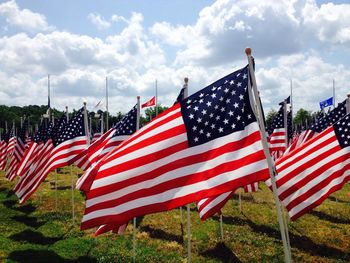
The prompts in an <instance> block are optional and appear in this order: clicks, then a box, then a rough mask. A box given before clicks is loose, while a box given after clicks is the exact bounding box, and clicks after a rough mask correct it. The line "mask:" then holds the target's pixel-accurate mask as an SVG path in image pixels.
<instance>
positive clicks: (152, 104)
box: [141, 96, 156, 109]
mask: <svg viewBox="0 0 350 263" xmlns="http://www.w3.org/2000/svg"><path fill="white" fill-rule="evenodd" d="M155 105H156V97H155V96H153V98H152V99H150V100H149V101H147V102H145V103H144V104H142V105H141V108H142V109H143V108H147V107H151V106H155Z"/></svg>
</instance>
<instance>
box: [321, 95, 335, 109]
mask: <svg viewBox="0 0 350 263" xmlns="http://www.w3.org/2000/svg"><path fill="white" fill-rule="evenodd" d="M331 105H333V97H330V98H329V99H326V100H324V101H320V108H321V110H323V109H324V108H326V107H329V106H331Z"/></svg>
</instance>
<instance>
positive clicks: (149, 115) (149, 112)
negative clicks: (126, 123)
mask: <svg viewBox="0 0 350 263" xmlns="http://www.w3.org/2000/svg"><path fill="white" fill-rule="evenodd" d="M168 108H169V107H166V106H162V105H157V110H158V114H161V113H162V112H163V111H165V110H167V109H168ZM156 113H157V112H156V107H149V108H147V109H146V110H145V114H146V116H145V117H144V116H141V118H140V119H141V120H140V122H141V126H143V125H145V124H147V123H148V122H150V121H151V120H153V119H154V118H155V117H156Z"/></svg>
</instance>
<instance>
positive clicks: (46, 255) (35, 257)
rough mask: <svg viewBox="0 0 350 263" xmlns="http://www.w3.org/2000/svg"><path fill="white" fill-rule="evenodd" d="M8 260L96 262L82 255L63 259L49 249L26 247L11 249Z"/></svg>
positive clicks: (51, 262) (64, 262)
mask: <svg viewBox="0 0 350 263" xmlns="http://www.w3.org/2000/svg"><path fill="white" fill-rule="evenodd" d="M8 259H9V260H12V261H15V262H20V263H22V262H23V263H24V262H29V261H30V262H36V263H46V262H50V263H56V262H57V263H58V262H60V263H61V262H62V263H73V262H81V263H94V262H97V261H96V260H95V259H93V258H90V257H87V256H82V257H79V258H77V259H72V260H69V259H65V258H63V257H61V256H60V255H58V254H56V253H55V252H53V251H49V250H33V249H27V250H18V251H13V252H11V253H10V254H9V256H8Z"/></svg>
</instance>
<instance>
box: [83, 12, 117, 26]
mask: <svg viewBox="0 0 350 263" xmlns="http://www.w3.org/2000/svg"><path fill="white" fill-rule="evenodd" d="M88 19H89V21H90V22H91V23H92V24H93V25H95V26H96V27H97V29H99V30H104V29H108V28H110V27H111V23H110V22H108V21H107V20H105V19H104V18H103V17H102V16H100V15H99V14H94V13H90V14H89V15H88Z"/></svg>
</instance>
